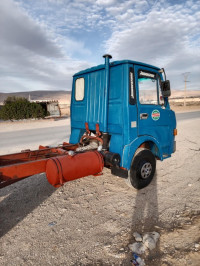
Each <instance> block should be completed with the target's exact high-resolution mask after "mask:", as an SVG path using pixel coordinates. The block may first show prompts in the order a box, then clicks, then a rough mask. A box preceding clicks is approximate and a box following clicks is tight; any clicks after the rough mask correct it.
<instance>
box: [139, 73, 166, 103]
mask: <svg viewBox="0 0 200 266" xmlns="http://www.w3.org/2000/svg"><path fill="white" fill-rule="evenodd" d="M138 89H139V101H140V103H141V104H155V105H158V104H161V103H160V99H159V94H160V77H159V75H157V74H156V73H153V72H148V71H143V70H139V72H138Z"/></svg>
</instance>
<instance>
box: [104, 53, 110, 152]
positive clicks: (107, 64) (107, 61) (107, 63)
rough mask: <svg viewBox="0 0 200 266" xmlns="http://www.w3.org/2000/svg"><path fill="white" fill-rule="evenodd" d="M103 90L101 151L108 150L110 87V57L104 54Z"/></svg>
mask: <svg viewBox="0 0 200 266" xmlns="http://www.w3.org/2000/svg"><path fill="white" fill-rule="evenodd" d="M103 58H105V90H104V113H103V130H102V131H103V150H107V149H108V141H109V136H108V97H109V85H110V59H111V58H112V56H111V55H109V54H105V55H104V56H103Z"/></svg>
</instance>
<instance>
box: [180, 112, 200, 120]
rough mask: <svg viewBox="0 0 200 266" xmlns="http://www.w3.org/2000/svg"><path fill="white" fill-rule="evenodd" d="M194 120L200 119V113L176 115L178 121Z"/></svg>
mask: <svg viewBox="0 0 200 266" xmlns="http://www.w3.org/2000/svg"><path fill="white" fill-rule="evenodd" d="M194 118H200V111H196V112H185V113H177V114H176V119H177V121H181V120H188V119H194Z"/></svg>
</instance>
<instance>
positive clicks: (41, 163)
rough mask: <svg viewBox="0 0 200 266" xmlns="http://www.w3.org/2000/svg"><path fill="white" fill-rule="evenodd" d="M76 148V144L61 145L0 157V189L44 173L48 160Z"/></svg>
mask: <svg viewBox="0 0 200 266" xmlns="http://www.w3.org/2000/svg"><path fill="white" fill-rule="evenodd" d="M77 147H78V145H77V144H75V145H74V144H69V143H63V145H60V146H57V147H52V148H49V147H45V146H39V149H38V150H34V151H30V150H26V151H23V152H20V153H15V154H8V155H2V156H0V188H2V187H5V186H8V185H10V184H12V183H14V182H17V181H19V180H22V179H24V178H26V177H29V176H32V175H35V174H39V173H43V172H45V171H46V163H47V161H48V159H49V158H52V157H59V156H63V155H65V154H67V152H68V151H70V150H75V149H76V148H77Z"/></svg>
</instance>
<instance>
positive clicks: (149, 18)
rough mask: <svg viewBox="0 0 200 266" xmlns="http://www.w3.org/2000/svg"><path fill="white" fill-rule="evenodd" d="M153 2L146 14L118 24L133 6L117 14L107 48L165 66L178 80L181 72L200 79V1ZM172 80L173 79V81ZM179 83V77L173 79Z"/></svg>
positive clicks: (196, 81) (115, 53)
mask: <svg viewBox="0 0 200 266" xmlns="http://www.w3.org/2000/svg"><path fill="white" fill-rule="evenodd" d="M190 5H191V6H195V8H192V9H189V8H188V2H186V3H185V5H178V4H176V5H173V6H172V5H169V4H167V5H163V6H161V5H160V4H158V5H157V6H156V5H154V8H152V9H151V11H150V12H148V13H146V15H142V17H141V15H140V14H139V15H136V16H135V17H133V18H132V19H129V20H128V24H127V23H124V24H123V26H120V25H118V23H121V21H122V20H123V17H124V19H127V18H128V17H130V16H129V13H130V12H131V10H127V11H126V12H125V13H124V14H123V17H122V16H121V17H118V21H117V23H116V24H115V28H114V29H113V33H112V35H111V37H110V38H109V39H108V40H107V41H106V42H105V49H106V51H107V52H109V53H111V54H112V55H113V56H114V58H117V59H124V58H127V59H132V60H136V61H144V62H147V63H150V64H154V65H158V66H160V67H163V66H164V67H166V69H167V70H168V71H169V75H168V77H170V78H171V79H172V80H173V79H174V80H179V79H178V78H177V76H179V77H181V73H182V72H186V71H192V72H193V84H192V85H194V87H195V88H196V89H197V88H199V85H198V84H199V83H200V75H199V71H200V70H199V69H200V63H199V62H200V46H199V42H198V40H199V34H200V32H199V29H200V19H199V15H200V4H197V3H196V2H195V1H192V2H191V3H190ZM172 83H173V82H172ZM174 85H175V86H177V87H179V88H180V87H181V86H182V85H181V84H179V85H178V81H177V82H174Z"/></svg>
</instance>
